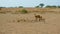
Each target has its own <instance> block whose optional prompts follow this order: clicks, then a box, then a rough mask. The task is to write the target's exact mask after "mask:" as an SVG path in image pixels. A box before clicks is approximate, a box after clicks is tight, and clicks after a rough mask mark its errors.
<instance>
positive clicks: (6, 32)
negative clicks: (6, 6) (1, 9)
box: [0, 12, 60, 34]
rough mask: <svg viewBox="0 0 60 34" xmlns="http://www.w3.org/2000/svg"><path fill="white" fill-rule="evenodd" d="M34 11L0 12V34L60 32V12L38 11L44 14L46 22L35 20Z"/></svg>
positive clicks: (58, 33) (49, 33) (57, 33)
mask: <svg viewBox="0 0 60 34" xmlns="http://www.w3.org/2000/svg"><path fill="white" fill-rule="evenodd" d="M34 13H35V12H34ZM34 13H28V14H8V13H7V14H0V34H60V14H56V13H44V14H40V13H36V14H39V15H41V16H43V18H44V19H45V23H44V22H43V21H40V22H39V21H35V18H34ZM18 20H20V21H19V22H18ZM24 20H25V21H24Z"/></svg>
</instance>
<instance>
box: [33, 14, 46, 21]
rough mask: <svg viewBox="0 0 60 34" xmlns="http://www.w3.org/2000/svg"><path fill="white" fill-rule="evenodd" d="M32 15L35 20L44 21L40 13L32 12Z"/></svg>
mask: <svg viewBox="0 0 60 34" xmlns="http://www.w3.org/2000/svg"><path fill="white" fill-rule="evenodd" d="M34 16H35V19H36V21H37V20H38V21H41V20H42V21H44V22H45V19H44V18H43V17H42V16H41V15H36V14H34Z"/></svg>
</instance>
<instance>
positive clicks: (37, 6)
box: [0, 3, 60, 10]
mask: <svg viewBox="0 0 60 34" xmlns="http://www.w3.org/2000/svg"><path fill="white" fill-rule="evenodd" d="M1 8H24V7H23V6H17V7H0V10H1ZM35 8H60V5H59V6H56V5H46V6H45V4H44V3H40V4H39V5H36V6H35Z"/></svg>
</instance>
